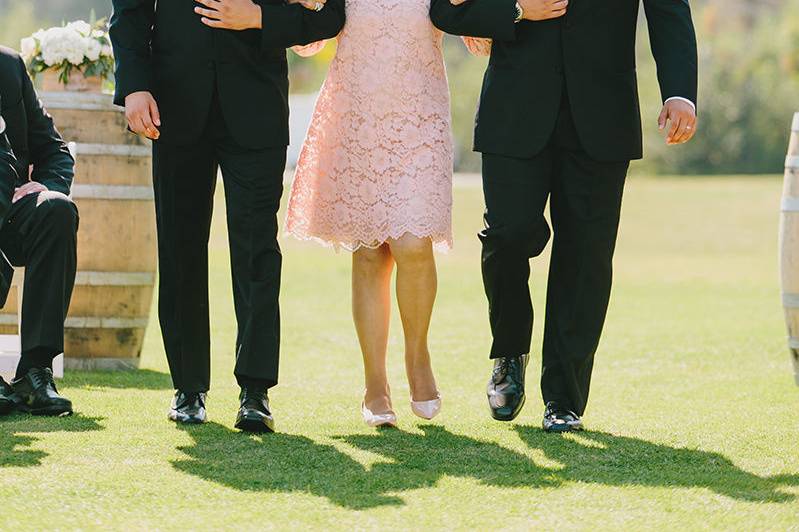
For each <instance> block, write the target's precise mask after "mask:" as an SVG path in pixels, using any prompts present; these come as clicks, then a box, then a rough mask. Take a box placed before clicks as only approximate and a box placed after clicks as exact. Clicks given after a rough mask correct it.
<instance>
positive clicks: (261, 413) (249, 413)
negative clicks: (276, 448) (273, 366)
mask: <svg viewBox="0 0 799 532" xmlns="http://www.w3.org/2000/svg"><path fill="white" fill-rule="evenodd" d="M266 393H267V392H266V390H256V389H253V388H242V389H241V395H239V399H240V400H241V408H239V413H238V415H237V416H236V428H237V429H239V430H243V431H245V432H257V433H262V432H275V419H274V418H273V417H272V412H271V411H270V410H269V397H268V396H267V394H266Z"/></svg>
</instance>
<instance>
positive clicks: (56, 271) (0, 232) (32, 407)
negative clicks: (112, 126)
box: [0, 47, 78, 415]
mask: <svg viewBox="0 0 799 532" xmlns="http://www.w3.org/2000/svg"><path fill="white" fill-rule="evenodd" d="M0 117H2V118H3V119H4V120H3V121H4V123H5V134H4V135H0V221H1V222H2V225H0V251H2V256H0V305H3V304H5V301H6V298H7V296H8V290H9V287H10V284H11V276H12V275H13V272H14V270H13V268H12V267H11V266H12V265H13V266H18V267H24V268H25V284H24V287H23V292H22V293H23V298H22V325H21V331H20V334H21V337H22V357H21V359H20V362H19V365H18V367H17V372H16V377H15V378H14V380H13V381H12V382H11V385H10V386H9V385H8V384H6V383H5V382H3V381H2V379H0V412H1V411H3V410H5V411H8V410H10V409H17V410H20V411H24V412H30V413H31V414H39V415H68V414H70V413H72V403H71V402H70V401H69V400H67V399H65V398H64V397H61V396H60V395H59V394H58V391H57V389H56V386H55V382H54V381H53V370H52V364H53V359H54V358H55V357H56V356H58V355H59V354H61V353H63V351H64V320H65V319H66V316H67V310H68V308H69V302H70V298H71V297H72V288H73V286H74V283H75V271H76V267H77V264H76V262H77V256H76V247H77V246H76V244H77V230H78V210H77V207H76V206H75V204H74V203H72V200H71V199H70V198H69V193H70V186H71V185H72V178H73V175H74V167H75V161H74V159H73V158H72V156H71V155H70V153H69V150H68V149H67V145H66V143H65V142H64V140H63V139H62V138H61V136H60V135H59V133H58V132H57V131H56V129H55V127H54V125H53V120H52V118H51V117H50V115H49V114H47V112H46V111H45V110H44V109H43V108H42V105H41V103H40V102H39V99H38V98H37V96H36V92H35V91H34V88H33V83H32V82H31V79H30V77H29V76H28V73H27V70H26V68H25V64H24V62H23V61H22V59H21V58H20V57H19V55H18V54H17V53H16V52H14V51H12V50H10V49H8V48H3V47H0ZM9 403H11V404H9Z"/></svg>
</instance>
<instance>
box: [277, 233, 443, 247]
mask: <svg viewBox="0 0 799 532" xmlns="http://www.w3.org/2000/svg"><path fill="white" fill-rule="evenodd" d="M408 234H410V235H413V236H415V237H416V238H420V239H425V238H427V239H430V240H432V241H433V249H434V250H435V251H438V252H440V253H447V252H449V251H451V250H452V247H453V238H452V234H451V233H450V232H442V233H435V234H429V231H423V230H416V229H400V230H397V231H389V234H387V235H386V237H385V238H383V239H376V240H374V241H372V242H371V243H367V242H364V241H362V240H355V241H354V242H353V241H346V242H345V241H343V240H341V239H337V238H334V237H333V236H332V235H330V236H319V235H312V234H310V233H302V232H300V231H297V230H292V229H286V230H285V231H283V235H284V236H288V237H292V238H294V239H295V240H299V241H302V242H315V243H317V244H319V245H321V246H323V247H326V248H330V249H333V250H334V251H335V252H336V253H338V252H340V251H341V250H344V251H348V252H350V253H355V252H356V251H358V250H359V249H362V248H363V249H377V248H379V247H380V246H382V245H383V244H385V243H386V242H387V241H388V240H389V239H392V240H397V239H399V238H401V237H403V236H405V235H408Z"/></svg>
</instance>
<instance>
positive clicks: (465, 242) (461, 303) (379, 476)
mask: <svg viewBox="0 0 799 532" xmlns="http://www.w3.org/2000/svg"><path fill="white" fill-rule="evenodd" d="M779 196H780V180H779V179H778V178H776V177H751V178H708V179H696V180H694V179H658V180H653V179H635V178H633V179H631V181H630V183H629V186H628V192H627V197H626V201H625V207H624V222H623V227H622V230H621V236H620V243H619V250H618V254H617V260H616V265H617V268H616V274H617V279H616V285H615V291H614V295H613V300H612V304H611V305H612V306H611V310H610V313H609V316H608V322H607V327H606V330H605V335H604V338H603V341H602V344H601V346H600V350H599V353H598V355H597V364H596V372H595V380H594V386H593V395H592V398H591V402H590V404H589V408H588V412H587V415H586V422H587V425H588V428H589V429H590V430H589V431H588V432H586V433H584V434H580V435H567V436H557V435H545V434H542V433H541V431H540V429H539V423H540V416H541V413H542V405H541V403H540V398H539V397H540V396H539V392H538V390H537V386H536V382H537V379H538V377H539V370H538V362H539V360H540V338H541V337H540V329H541V327H540V325H541V321H540V320H539V321H538V323H537V327H536V331H537V332H536V340H535V343H534V360H535V362H534V363H533V364H531V366H530V368H531V369H530V370H529V372H528V379H529V381H530V382H531V383H532V385H531V386H530V396H531V397H530V400H528V403H527V406H526V408H525V410H524V412H523V413H522V415H521V416H520V417H519V419H518V420H517V422H516V423H510V424H501V423H498V422H494V421H492V420H491V419H490V418H489V416H488V412H487V405H486V400H485V394H484V386H485V383H486V380H487V378H488V374H489V371H490V365H489V362H488V360H487V349H488V345H489V336H488V326H487V320H486V312H487V311H486V303H485V301H484V298H483V295H482V286H481V282H480V275H479V260H478V256H479V243H478V242H477V239H476V238H475V233H476V232H477V230H478V229H479V228H480V224H481V211H482V199H481V193H480V190H479V188H478V187H476V186H461V187H459V188H458V189H457V191H456V210H455V226H456V248H455V250H454V251H453V252H451V253H449V254H447V255H441V256H440V257H439V265H440V277H441V287H440V295H439V301H438V305H437V308H436V312H435V317H434V321H433V330H432V336H431V346H432V350H433V355H434V363H435V367H436V370H437V375H438V378H439V383H440V386H441V389H442V393H443V396H444V410H443V414H442V415H441V416H440V417H439V418H437V419H436V420H434V421H433V422H422V421H421V420H418V419H416V418H414V417H413V416H412V414H411V412H410V408H409V405H408V402H407V399H408V386H407V384H406V382H405V378H404V370H403V362H402V341H401V338H402V337H401V331H400V329H399V327H398V325H399V324H398V320H396V318H395V320H394V325H393V332H392V337H391V345H390V350H391V353H390V366H391V367H390V373H391V379H392V384H393V390H394V402H395V407H396V409H397V411H398V414H399V416H400V430H397V431H381V432H377V431H374V430H370V429H368V428H366V427H365V426H364V425H363V423H362V422H361V419H360V414H359V404H360V400H361V393H362V373H361V361H360V353H359V350H358V347H357V342H356V339H355V333H354V330H353V326H352V323H351V319H350V309H349V289H350V288H349V256H348V255H347V254H345V253H341V254H335V253H334V252H332V251H330V250H327V249H324V248H320V247H317V246H315V245H314V244H310V243H298V242H295V241H290V240H285V241H284V256H285V277H284V291H283V316H284V343H283V345H284V351H283V355H282V358H283V364H282V382H281V385H280V386H279V387H278V388H276V389H275V390H274V391H273V393H272V400H273V407H274V409H275V412H276V416H277V424H278V429H279V431H280V433H279V434H276V435H270V436H266V437H258V436H249V435H244V434H239V433H236V432H235V431H234V430H233V429H232V424H233V420H234V415H235V411H236V406H237V403H236V396H237V389H236V387H235V383H234V379H233V376H232V367H233V343H234V336H235V325H234V321H233V312H232V302H231V296H230V288H229V286H230V278H229V273H228V258H227V250H226V247H227V244H226V239H225V236H224V226H223V216H220V214H221V208H222V205H221V201H220V210H219V212H218V213H217V216H216V224H215V226H214V232H213V237H212V238H213V240H212V244H211V246H212V261H213V265H212V278H211V292H212V297H213V300H212V304H211V310H212V313H213V315H212V321H213V356H214V364H213V369H214V373H213V389H212V390H211V393H210V396H209V410H210V418H211V422H210V423H209V424H207V425H206V426H203V427H197V428H176V427H175V426H174V425H172V424H170V423H169V422H167V420H166V407H167V405H168V403H169V400H170V396H171V393H172V391H171V384H170V380H169V377H168V375H167V373H166V371H167V369H166V363H165V359H164V354H163V349H162V346H161V343H160V334H159V332H158V329H157V326H156V323H157V322H156V319H155V316H154V317H153V320H152V325H151V327H150V329H149V331H148V335H147V340H146V345H145V349H144V353H143V360H142V368H143V369H142V370H141V371H139V372H135V373H121V374H103V373H72V374H69V375H68V376H67V378H66V379H65V381H64V382H63V384H62V388H63V392H65V394H66V395H68V396H69V397H70V398H72V399H73V401H74V402H75V404H76V407H77V411H78V412H79V413H78V414H77V415H76V416H74V417H72V418H66V419H54V420H51V419H33V418H29V417H24V416H14V417H11V418H5V419H2V420H0V486H1V487H2V489H0V529H45V528H47V529H51V528H63V529H76V528H81V529H93V528H115V529H207V530H210V529H215V528H237V529H243V530H246V529H266V528H289V527H291V528H295V529H303V528H335V529H339V528H341V529H395V528H399V529H419V530H421V529H429V528H436V529H441V528H445V529H466V528H476V529H483V530H492V529H527V528H533V527H541V528H554V527H555V526H557V527H558V528H564V529H618V528H625V529H674V530H681V529H691V530H693V529H735V530H762V529H768V530H788V529H793V530H797V529H799V389H797V388H796V386H795V385H794V383H793V377H792V375H791V369H790V363H789V358H788V354H787V352H786V347H785V341H784V337H785V333H784V327H783V322H782V311H781V307H780V296H779V288H778V274H777V223H778V211H779ZM547 262H548V261H547V259H546V257H545V258H542V259H538V260H536V261H535V263H534V268H533V272H534V273H533V279H532V281H531V283H532V286H533V289H534V293H535V297H536V301H537V305H538V309H540V310H543V307H542V305H541V302H542V300H543V297H544V287H545V278H546V265H547Z"/></svg>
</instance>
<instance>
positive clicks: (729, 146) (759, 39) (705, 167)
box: [639, 2, 799, 174]
mask: <svg viewBox="0 0 799 532" xmlns="http://www.w3.org/2000/svg"><path fill="white" fill-rule="evenodd" d="M695 19H696V25H697V32H698V35H699V43H700V52H699V56H700V98H699V130H698V134H697V136H696V137H695V138H694V140H693V141H692V142H691V143H690V144H688V145H685V146H680V147H679V148H675V147H667V146H666V145H665V143H664V142H663V141H662V139H661V138H659V137H660V134H659V133H658V131H657V127H656V118H657V115H658V112H659V104H660V99H659V93H658V91H657V88H656V82H655V69H654V65H653V62H652V60H651V58H649V57H647V55H648V53H649V52H648V50H646V49H645V48H644V47H642V49H641V51H640V54H639V55H640V56H641V57H640V60H639V65H640V67H639V74H640V76H641V80H642V83H641V85H642V96H643V98H642V107H643V112H644V129H645V134H646V138H647V148H648V153H647V158H646V160H645V161H644V162H643V163H642V164H641V168H643V169H646V170H647V171H652V172H658V173H689V174H690V173H702V174H718V173H763V172H780V171H781V170H782V166H783V160H784V158H785V151H786V147H787V143H788V134H789V130H790V125H791V119H792V116H793V113H794V112H799V3H795V2H786V3H785V4H784V5H782V6H781V7H780V8H778V9H777V8H774V9H761V10H758V11H755V12H749V16H742V15H741V13H740V12H737V11H736V10H734V9H732V10H731V9H730V6H728V5H725V4H721V3H719V4H716V3H713V4H710V5H707V6H706V7H704V8H703V9H700V10H698V11H697V12H696V16H695ZM642 40H643V39H642Z"/></svg>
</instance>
